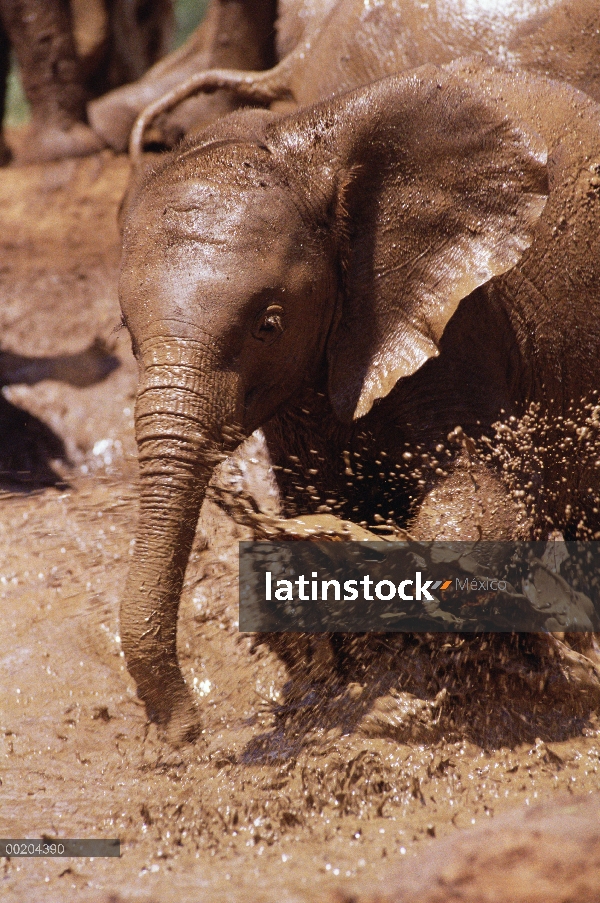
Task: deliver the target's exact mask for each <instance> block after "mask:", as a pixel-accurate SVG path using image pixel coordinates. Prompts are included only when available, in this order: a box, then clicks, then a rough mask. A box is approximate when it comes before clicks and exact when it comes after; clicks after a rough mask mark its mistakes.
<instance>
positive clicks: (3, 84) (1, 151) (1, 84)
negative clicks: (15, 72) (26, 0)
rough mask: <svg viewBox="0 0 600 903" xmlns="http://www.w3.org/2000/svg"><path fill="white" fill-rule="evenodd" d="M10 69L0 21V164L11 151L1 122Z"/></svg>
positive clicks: (7, 45)
mask: <svg viewBox="0 0 600 903" xmlns="http://www.w3.org/2000/svg"><path fill="white" fill-rule="evenodd" d="M9 69H10V42H9V40H8V35H7V34H6V32H5V31H4V28H2V23H1V22H0V166H6V164H7V163H10V160H11V157H12V153H11V150H10V148H9V146H8V145H7V143H6V139H5V137H4V130H3V128H2V123H3V121H4V113H5V109H6V89H7V83H8V72H9Z"/></svg>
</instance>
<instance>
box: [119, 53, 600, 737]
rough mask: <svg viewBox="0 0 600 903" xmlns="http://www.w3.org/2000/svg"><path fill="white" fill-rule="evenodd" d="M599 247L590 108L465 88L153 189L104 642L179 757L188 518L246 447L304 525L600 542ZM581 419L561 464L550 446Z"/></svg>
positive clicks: (261, 124)
mask: <svg viewBox="0 0 600 903" xmlns="http://www.w3.org/2000/svg"><path fill="white" fill-rule="evenodd" d="M547 155H548V156H547ZM546 159H547V163H546ZM599 236H600V107H598V105H596V104H595V103H594V102H593V101H592V100H591V99H590V98H589V97H587V96H585V95H583V94H581V93H579V92H578V91H576V90H575V89H572V88H570V87H568V86H563V85H560V84H558V83H555V82H550V81H545V80H544V79H541V78H535V77H533V76H529V75H525V74H516V73H508V74H507V73H505V72H502V71H499V70H494V69H489V68H486V67H484V66H483V65H479V64H476V63H462V64H461V63H458V64H453V65H452V66H450V67H448V68H435V67H433V66H430V67H424V68H422V69H418V70H416V71H414V72H412V73H410V74H408V75H405V76H400V77H398V76H393V77H390V78H386V79H382V80H381V81H377V82H375V83H373V84H371V85H368V86H366V87H363V88H359V89H357V90H354V91H351V92H349V93H347V94H343V95H338V96H336V97H334V98H331V99H329V100H327V101H325V102H322V103H320V104H318V105H316V106H314V107H310V108H305V109H302V110H301V111H299V112H297V113H294V114H292V115H287V116H279V117H278V116H277V115H275V114H274V113H271V112H268V111H256V110H255V111H245V112H241V113H236V114H233V115H232V116H230V117H228V118H225V119H223V120H221V121H220V122H219V123H218V124H217V125H216V126H214V127H212V128H211V130H209V131H207V132H205V133H204V134H203V135H202V136H201V138H200V139H198V140H197V141H196V142H195V143H193V144H191V145H188V146H184V147H183V148H182V149H180V150H179V151H177V152H176V153H175V154H174V155H173V156H172V157H171V158H170V159H169V160H168V162H167V163H165V164H164V165H162V166H161V168H160V169H158V171H156V172H155V173H154V174H153V175H151V176H150V177H149V178H148V179H146V181H145V183H144V184H143V186H142V188H141V190H140V191H139V193H138V194H137V195H136V196H135V197H133V198H132V199H130V201H129V204H128V209H127V211H126V214H125V231H124V254H123V264H122V274H121V283H120V292H121V304H122V309H123V314H124V318H125V321H126V323H127V326H128V328H129V330H130V333H131V336H132V343H133V348H134V352H135V354H136V357H137V360H138V363H139V368H140V383H139V389H138V396H137V407H136V430H137V441H138V446H139V463H140V506H141V507H140V518H139V527H138V533H137V540H136V551H135V558H134V560H133V564H132V566H131V570H130V573H129V579H128V583H127V588H126V591H125V598H124V601H123V604H122V608H121V638H122V644H123V650H124V652H125V656H126V659H127V664H128V667H129V670H130V672H131V674H132V675H133V677H134V678H135V680H136V682H137V685H138V692H139V695H140V697H141V698H142V699H143V700H144V702H145V704H146V708H147V712H148V715H149V717H150V718H151V719H152V720H154V721H156V722H158V723H159V724H160V725H162V726H163V727H166V728H167V733H168V736H169V737H170V738H171V739H172V740H173V741H175V742H177V741H181V740H184V739H190V738H192V737H194V736H195V734H196V732H197V730H198V723H199V719H198V712H197V709H196V706H195V704H194V701H193V698H192V694H191V693H190V691H189V690H188V688H187V686H186V684H185V682H184V680H183V677H182V675H181V672H180V669H179V665H178V661H177V653H176V632H177V610H178V605H179V596H180V592H181V588H182V583H183V578H184V573H185V569H186V564H187V561H188V556H189V553H190V547H191V544H192V540H193V537H194V532H195V529H196V523H197V519H198V513H199V510H200V506H201V504H202V500H203V498H204V494H205V490H206V486H207V482H208V480H209V479H210V476H211V471H212V469H213V467H214V464H215V461H216V460H218V458H219V456H221V455H223V454H226V453H228V452H230V451H231V450H232V449H233V448H234V447H235V446H236V445H237V444H238V443H239V442H240V440H241V439H242V438H243V437H244V436H247V435H249V434H250V433H251V432H252V431H253V430H255V429H256V428H257V427H259V426H263V427H264V430H265V435H266V438H267V442H268V446H269V450H270V454H271V456H272V460H273V462H274V464H275V465H278V466H279V467H280V469H279V470H278V478H279V481H280V488H281V490H282V495H283V496H284V497H286V496H287V497H288V498H291V499H294V497H295V498H296V499H297V498H298V492H299V489H298V487H299V486H300V481H299V476H298V475H299V474H300V475H303V474H309V478H308V481H305V485H304V489H305V490H306V495H305V498H304V500H303V502H302V504H303V508H304V510H306V509H307V508H309V510H310V509H311V508H312V510H315V509H316V508H318V507H320V506H322V505H323V503H325V505H326V506H328V507H329V508H331V509H333V510H335V511H337V512H338V513H340V514H342V515H343V516H348V517H350V518H351V519H352V520H356V521H359V520H364V521H366V522H367V523H372V522H373V520H375V521H377V520H378V519H379V520H380V519H381V518H384V519H387V518H392V519H393V520H394V521H395V522H396V523H398V524H401V525H402V526H405V527H408V528H409V530H410V531H411V533H412V534H413V535H414V536H416V537H417V538H423V539H436V538H440V539H441V538H445V539H448V538H453V539H476V538H477V537H483V538H495V539H506V540H508V539H514V538H518V537H520V538H527V537H531V536H537V535H544V531H546V532H547V529H548V527H547V520H546V518H551V519H552V521H553V523H554V524H555V525H556V526H557V527H558V528H559V529H563V530H567V529H571V530H575V531H576V529H577V525H578V524H580V525H581V524H584V525H585V527H586V529H587V530H591V531H594V530H597V529H599V525H598V517H597V510H598V509H597V508H595V507H594V506H595V502H596V500H595V498H594V495H595V493H596V491H597V489H598V477H597V474H598V473H599V471H598V470H597V469H594V467H593V463H594V461H595V459H596V457H600V456H598V455H595V454H592V451H591V449H592V447H593V440H594V437H595V436H596V434H597V430H598V427H599V426H600V424H599V423H598V422H597V421H598V417H597V416H596V415H597V413H598V409H596V408H594V407H593V401H594V393H595V391H596V390H597V389H598V386H599V385H600V355H599V353H598V351H599V348H600V296H599V294H598V286H599V285H600V254H599V253H598V239H599ZM580 400H581V401H580ZM590 400H591V401H590ZM588 401H589V402H590V405H592V407H591V408H590V410H589V412H588V413H586V412H585V410H584V415H585V416H586V417H588V421H589V423H587V424H586V425H585V427H582V429H583V432H577V434H576V435H574V437H573V438H572V439H571V438H569V439H568V441H567V440H566V439H565V440H564V441H563V443H562V446H561V447H563V448H564V449H566V451H565V453H564V454H563V453H562V452H561V453H560V455H558V456H557V457H554V458H553V457H552V455H551V452H550V444H551V439H552V429H551V427H549V426H548V424H551V423H557V424H559V426H557V429H559V430H560V429H563V430H566V429H567V426H566V425H565V424H567V421H568V417H567V412H568V409H569V408H573V406H574V405H575V407H577V405H580V406H581V407H582V409H584V408H585V405H586V404H587V403H588ZM531 406H533V407H531ZM530 408H531V411H530V413H529V414H527V411H529V409H530ZM573 410H575V408H573ZM532 412H533V413H532ZM524 413H526V417H525V419H524V421H522V422H525V423H530V424H533V423H534V422H535V423H539V424H540V430H541V431H542V433H543V437H542V438H539V439H537V440H536V439H535V437H533V438H532V436H531V435H530V434H529V433H528V434H527V435H526V436H525V438H524V439H523V442H522V443H521V445H522V446H523V448H525V450H527V449H529V451H530V452H531V454H532V455H533V454H534V453H535V454H537V455H538V457H537V458H531V459H530V458H527V455H526V454H525V452H522V454H521V458H519V457H518V454H517V452H518V449H520V448H521V445H519V442H520V441H521V440H520V438H519V437H520V436H521V433H520V432H519V429H518V428H517V426H516V424H517V420H518V418H520V417H522V415H523V414H524ZM588 414H589V416H588ZM584 415H582V416H584ZM527 418H529V420H528V419H527ZM594 418H595V419H594ZM499 421H504V422H505V424H506V427H503V429H504V430H505V432H501V433H499V435H500V436H502V437H503V438H502V444H500V442H498V443H496V442H495V440H494V427H493V424H496V423H497V422H499ZM569 422H570V421H569ZM543 424H546V425H545V426H543ZM528 429H529V427H528ZM530 429H533V426H530ZM544 431H545V432H544ZM448 436H450V441H448ZM527 437H529V438H527ZM578 437H579V438H578ZM579 440H580V441H579ZM561 441H562V440H561ZM511 442H512V443H513V445H514V446H515V451H514V455H515V457H514V458H513V459H511V460H513V461H515V460H518V461H521V464H520V465H519V466H520V467H521V472H520V473H519V474H515V471H514V467H513V469H512V470H510V469H509V471H508V473H509V476H510V477H511V478H512V479H513V480H514V479H515V478H517V477H518V480H519V484H520V485H523V486H525V487H526V489H525V490H523V491H520V490H519V491H518V492H516V493H513V492H512V491H511V485H510V480H509V481H508V482H507V480H506V479H504V478H503V476H502V475H503V473H504V474H506V473H507V471H506V470H503V465H504V464H506V460H505V458H506V454H507V453H508V452H507V449H508V448H509V447H510V444H511ZM528 443H529V444H528ZM573 443H574V444H573ZM577 443H578V444H577ZM478 446H481V447H482V451H481V454H477V453H476V450H477V447H478ZM586 450H587V451H586ZM545 451H546V452H548V456H549V457H548V458H547V459H544V458H543V454H544V452H545ZM519 454H520V452H519ZM586 454H588V456H589V455H592V456H593V459H594V460H593V461H592V460H591V459H590V461H589V467H590V470H589V473H588V471H587V470H586V467H587V465H588V462H587V458H586ZM503 455H504V457H503ZM290 456H291V457H290ZM290 460H291V461H292V462H294V463H293V465H290ZM544 462H545V463H544ZM294 469H295V470H296V473H294ZM286 471H287V472H286ZM590 474H591V476H590ZM592 479H593V481H594V482H591V481H592ZM561 481H562V482H561ZM306 482H308V483H309V485H308V486H306ZM556 485H559V486H560V487H561V488H560V492H556V491H555V489H556ZM512 489H514V485H513V486H512ZM588 489H590V490H592V491H591V492H588V491H587V490H588ZM550 490H552V491H550ZM578 493H579V494H578ZM581 529H583V527H582V528H581ZM586 535H589V534H586Z"/></svg>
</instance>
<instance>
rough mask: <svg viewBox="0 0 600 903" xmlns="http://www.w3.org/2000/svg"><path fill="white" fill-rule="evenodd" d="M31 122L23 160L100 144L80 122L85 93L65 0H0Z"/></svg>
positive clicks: (80, 151) (77, 152)
mask: <svg viewBox="0 0 600 903" xmlns="http://www.w3.org/2000/svg"><path fill="white" fill-rule="evenodd" d="M0 15H1V17H2V22H3V24H4V28H5V30H6V32H7V33H8V36H9V39H10V42H11V44H12V47H13V49H14V51H15V54H16V57H17V60H18V63H19V70H20V73H21V81H22V83H23V90H24V92H25V95H26V97H27V100H28V101H29V104H30V106H31V118H32V124H31V129H30V133H29V135H28V136H27V139H26V141H25V142H24V143H23V151H22V152H21V154H20V157H21V159H22V160H23V162H41V161H45V160H54V159H59V158H60V157H68V156H82V155H85V154H90V153H94V152H95V151H97V150H99V149H100V147H101V146H102V145H101V142H100V141H99V140H98V138H97V136H96V135H95V134H94V133H93V132H92V130H91V129H90V128H89V126H87V125H86V123H85V101H86V98H85V91H84V88H83V79H82V75H81V71H80V66H79V60H78V57H77V52H76V49H75V41H74V37H73V31H72V24H71V17H70V12H69V7H68V3H67V0H53V2H42V0H0Z"/></svg>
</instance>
